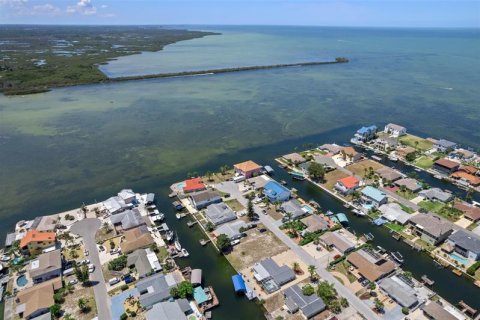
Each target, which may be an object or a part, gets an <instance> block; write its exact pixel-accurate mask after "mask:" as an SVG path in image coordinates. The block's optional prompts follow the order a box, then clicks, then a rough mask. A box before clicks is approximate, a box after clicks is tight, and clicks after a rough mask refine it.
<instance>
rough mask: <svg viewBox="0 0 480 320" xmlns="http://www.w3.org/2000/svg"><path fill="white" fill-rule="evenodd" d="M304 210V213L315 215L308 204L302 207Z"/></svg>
mask: <svg viewBox="0 0 480 320" xmlns="http://www.w3.org/2000/svg"><path fill="white" fill-rule="evenodd" d="M302 209H303V211H304V212H306V213H313V211H314V210H313V208H311V207H310V206H307V205H306V204H304V205H303V206H302Z"/></svg>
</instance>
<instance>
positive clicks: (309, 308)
mask: <svg viewBox="0 0 480 320" xmlns="http://www.w3.org/2000/svg"><path fill="white" fill-rule="evenodd" d="M285 298H286V299H288V300H289V302H290V303H294V304H295V305H296V306H297V307H298V308H300V310H302V312H303V314H304V315H305V317H307V318H311V317H313V316H315V315H317V314H319V313H320V312H322V311H323V310H325V307H326V306H325V303H324V302H323V300H322V299H321V298H320V297H319V296H317V295H316V294H312V295H311V296H306V295H304V294H303V291H302V289H301V288H300V287H299V286H298V285H294V286H291V287H290V288H287V289H286V290H285Z"/></svg>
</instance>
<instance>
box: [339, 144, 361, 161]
mask: <svg viewBox="0 0 480 320" xmlns="http://www.w3.org/2000/svg"><path fill="white" fill-rule="evenodd" d="M340 154H341V155H342V159H343V160H344V161H346V162H356V161H358V160H360V159H361V158H362V154H361V153H359V152H357V151H356V150H355V149H354V148H353V147H343V148H342V150H341V151H340Z"/></svg>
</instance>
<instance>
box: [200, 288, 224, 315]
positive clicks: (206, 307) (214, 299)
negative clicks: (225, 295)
mask: <svg viewBox="0 0 480 320" xmlns="http://www.w3.org/2000/svg"><path fill="white" fill-rule="evenodd" d="M205 293H207V294H208V295H210V300H208V302H206V303H204V304H202V305H201V306H199V309H200V312H202V313H204V312H205V311H207V310H210V309H212V308H215V307H216V306H218V305H219V304H220V301H219V300H218V297H217V295H216V294H215V291H213V287H211V286H209V287H207V288H205Z"/></svg>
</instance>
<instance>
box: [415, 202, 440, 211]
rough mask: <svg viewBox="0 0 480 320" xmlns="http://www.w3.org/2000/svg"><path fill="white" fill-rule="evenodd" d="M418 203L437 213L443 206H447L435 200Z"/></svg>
mask: <svg viewBox="0 0 480 320" xmlns="http://www.w3.org/2000/svg"><path fill="white" fill-rule="evenodd" d="M418 205H419V206H420V207H422V208H424V209H426V210H428V211H431V212H435V213H439V212H440V210H442V208H443V207H445V204H443V203H442V202H440V201H436V202H433V201H429V200H424V201H420V202H419V203H418Z"/></svg>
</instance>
